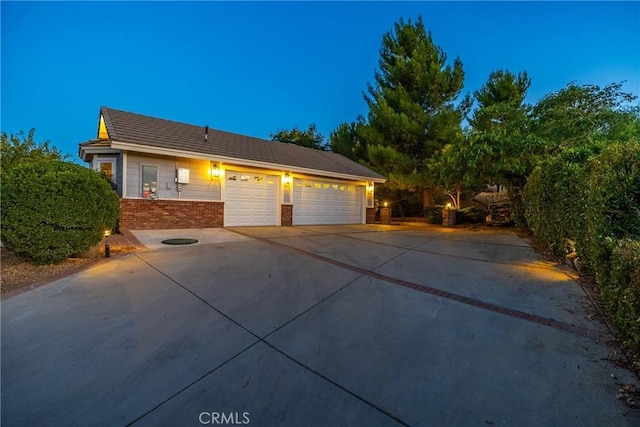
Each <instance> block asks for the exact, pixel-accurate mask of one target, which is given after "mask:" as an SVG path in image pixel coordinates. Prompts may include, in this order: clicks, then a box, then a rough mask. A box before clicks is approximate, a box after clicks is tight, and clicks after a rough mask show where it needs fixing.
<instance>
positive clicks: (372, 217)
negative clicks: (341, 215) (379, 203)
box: [367, 208, 376, 224]
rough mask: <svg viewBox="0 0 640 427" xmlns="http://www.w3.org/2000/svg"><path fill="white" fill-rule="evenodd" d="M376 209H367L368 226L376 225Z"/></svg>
mask: <svg viewBox="0 0 640 427" xmlns="http://www.w3.org/2000/svg"><path fill="white" fill-rule="evenodd" d="M375 222H376V208H367V224H375Z"/></svg>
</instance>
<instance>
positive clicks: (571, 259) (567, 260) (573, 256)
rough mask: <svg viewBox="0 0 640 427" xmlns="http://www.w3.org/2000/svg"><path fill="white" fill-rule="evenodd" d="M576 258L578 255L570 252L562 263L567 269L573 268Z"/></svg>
mask: <svg viewBox="0 0 640 427" xmlns="http://www.w3.org/2000/svg"><path fill="white" fill-rule="evenodd" d="M576 258H578V254H577V253H575V252H572V253H570V254H567V255H565V257H564V263H565V264H567V265H568V266H569V267H571V268H575V264H574V260H575V259H576Z"/></svg>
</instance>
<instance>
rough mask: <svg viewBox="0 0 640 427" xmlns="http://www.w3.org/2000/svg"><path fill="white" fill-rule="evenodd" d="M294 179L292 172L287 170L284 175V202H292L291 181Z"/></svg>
mask: <svg viewBox="0 0 640 427" xmlns="http://www.w3.org/2000/svg"><path fill="white" fill-rule="evenodd" d="M292 181H293V179H292V178H291V174H289V172H285V173H284V176H283V177H282V203H284V204H290V203H291V182H292Z"/></svg>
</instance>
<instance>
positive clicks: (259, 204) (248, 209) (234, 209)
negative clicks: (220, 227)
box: [224, 170, 279, 226]
mask: <svg viewBox="0 0 640 427" xmlns="http://www.w3.org/2000/svg"><path fill="white" fill-rule="evenodd" d="M225 179H226V181H225V182H226V184H225V185H226V189H225V204H224V225H225V226H238V225H277V224H278V182H279V178H278V177H277V176H274V175H265V174H256V173H251V172H245V171H233V170H228V171H227V172H226V174H225Z"/></svg>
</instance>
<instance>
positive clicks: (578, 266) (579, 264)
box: [573, 257, 584, 276]
mask: <svg viewBox="0 0 640 427" xmlns="http://www.w3.org/2000/svg"><path fill="white" fill-rule="evenodd" d="M573 266H574V267H575V269H576V271H577V272H578V274H579V275H581V276H584V264H583V263H582V261H581V260H580V257H576V259H574V260H573Z"/></svg>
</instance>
